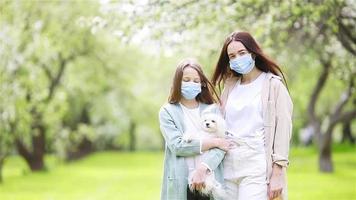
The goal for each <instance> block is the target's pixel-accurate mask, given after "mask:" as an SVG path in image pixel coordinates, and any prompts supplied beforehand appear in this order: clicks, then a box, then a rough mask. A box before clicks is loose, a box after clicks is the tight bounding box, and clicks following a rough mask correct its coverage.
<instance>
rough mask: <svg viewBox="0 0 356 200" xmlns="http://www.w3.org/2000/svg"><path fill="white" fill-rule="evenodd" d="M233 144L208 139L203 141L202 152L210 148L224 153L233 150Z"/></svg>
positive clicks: (230, 141)
mask: <svg viewBox="0 0 356 200" xmlns="http://www.w3.org/2000/svg"><path fill="white" fill-rule="evenodd" d="M234 145H235V143H234V142H233V141H232V140H229V139H224V138H208V139H204V140H203V145H202V151H207V150H209V149H211V148H219V149H221V150H223V151H225V152H227V151H229V150H230V149H232V148H234Z"/></svg>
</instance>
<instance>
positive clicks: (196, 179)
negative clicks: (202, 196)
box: [190, 164, 209, 190]
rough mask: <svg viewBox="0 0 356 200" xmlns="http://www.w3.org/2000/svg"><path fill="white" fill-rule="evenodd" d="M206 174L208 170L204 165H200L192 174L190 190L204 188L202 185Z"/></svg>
mask: <svg viewBox="0 0 356 200" xmlns="http://www.w3.org/2000/svg"><path fill="white" fill-rule="evenodd" d="M208 172H209V170H208V168H207V167H206V166H205V165H203V164H200V165H199V166H198V168H197V169H196V170H195V171H194V172H193V175H192V180H191V186H190V188H191V189H193V190H201V189H202V188H204V187H205V184H204V183H205V179H206V177H207V175H208Z"/></svg>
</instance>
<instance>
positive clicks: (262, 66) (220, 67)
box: [211, 32, 287, 89]
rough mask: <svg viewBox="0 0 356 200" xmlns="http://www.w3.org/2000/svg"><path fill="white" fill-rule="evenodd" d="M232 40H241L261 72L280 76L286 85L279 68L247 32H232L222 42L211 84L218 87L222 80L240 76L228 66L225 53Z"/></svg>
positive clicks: (227, 57)
mask: <svg viewBox="0 0 356 200" xmlns="http://www.w3.org/2000/svg"><path fill="white" fill-rule="evenodd" d="M232 41H239V42H241V43H242V44H243V45H244V46H245V47H246V49H247V50H248V51H249V52H250V53H252V54H253V55H254V56H255V65H256V67H257V68H258V69H259V70H261V71H263V72H272V73H273V74H275V75H277V76H279V77H281V78H282V79H283V81H284V83H285V84H286V85H287V82H286V79H285V77H284V74H283V72H282V70H281V68H280V67H279V66H278V65H277V64H276V63H275V62H274V61H272V59H270V58H268V56H267V55H266V54H264V53H263V51H262V49H261V48H260V46H259V45H258V44H257V42H256V40H255V39H254V38H253V37H252V36H251V34H250V33H248V32H233V33H232V34H230V36H229V37H228V38H226V40H225V42H224V46H223V48H222V49H221V52H220V57H219V60H218V62H217V64H216V67H215V72H214V74H213V77H212V80H211V82H212V84H213V85H214V86H218V87H219V89H220V88H221V85H222V84H223V83H224V81H225V80H226V79H227V78H228V77H230V76H237V77H241V76H242V74H239V73H237V72H235V71H233V70H231V69H230V67H229V56H228V54H227V47H228V45H229V44H230V43H231V42H232Z"/></svg>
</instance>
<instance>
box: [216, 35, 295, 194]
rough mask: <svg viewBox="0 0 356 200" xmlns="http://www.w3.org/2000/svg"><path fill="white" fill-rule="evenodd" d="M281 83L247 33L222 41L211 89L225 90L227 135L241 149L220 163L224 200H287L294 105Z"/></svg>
mask: <svg viewBox="0 0 356 200" xmlns="http://www.w3.org/2000/svg"><path fill="white" fill-rule="evenodd" d="M283 80H284V76H283V73H282V71H281V70H280V68H279V67H278V65H277V64H276V63H274V62H273V61H272V60H270V59H269V58H267V56H266V55H265V54H264V53H263V51H262V49H261V48H260V47H259V45H258V44H257V42H256V41H255V40H254V38H253V37H252V36H251V35H250V34H249V33H247V32H234V33H232V34H231V35H230V36H229V37H228V38H227V39H226V40H225V43H224V46H223V48H222V50H221V54H220V58H219V60H218V63H217V66H216V69H215V73H214V75H213V79H212V83H213V84H214V85H219V86H220V85H221V83H223V85H224V91H223V94H222V96H221V101H222V110H223V112H224V114H225V120H226V124H227V131H228V132H229V133H230V134H231V137H232V138H234V140H235V141H236V142H237V143H238V144H239V145H238V146H237V148H235V149H233V150H231V151H229V152H228V153H227V155H226V158H225V160H224V178H225V184H226V186H227V193H228V196H229V197H228V199H236V200H266V199H274V198H276V197H282V196H283V199H287V184H286V167H287V165H288V152H289V140H290V137H291V133H292V132H291V131H292V110H293V104H292V101H291V98H290V96H289V93H288V90H287V88H286V86H285V85H284V82H285V81H284V82H283Z"/></svg>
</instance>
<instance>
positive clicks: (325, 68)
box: [308, 57, 331, 122]
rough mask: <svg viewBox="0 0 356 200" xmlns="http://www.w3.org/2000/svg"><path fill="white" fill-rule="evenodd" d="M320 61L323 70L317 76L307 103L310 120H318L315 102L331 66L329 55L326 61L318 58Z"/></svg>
mask: <svg viewBox="0 0 356 200" xmlns="http://www.w3.org/2000/svg"><path fill="white" fill-rule="evenodd" d="M320 61H321V63H322V68H323V71H322V72H321V74H320V76H319V79H318V81H317V83H316V86H315V88H314V90H313V92H312V95H311V98H310V102H309V105H308V115H309V118H310V120H311V121H313V122H317V121H319V119H318V117H317V114H316V113H315V107H316V103H317V101H318V98H319V95H320V93H321V91H322V89H323V88H324V86H325V83H326V80H327V79H328V76H329V70H330V68H331V59H330V57H329V58H328V60H327V61H324V60H323V59H320Z"/></svg>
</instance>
